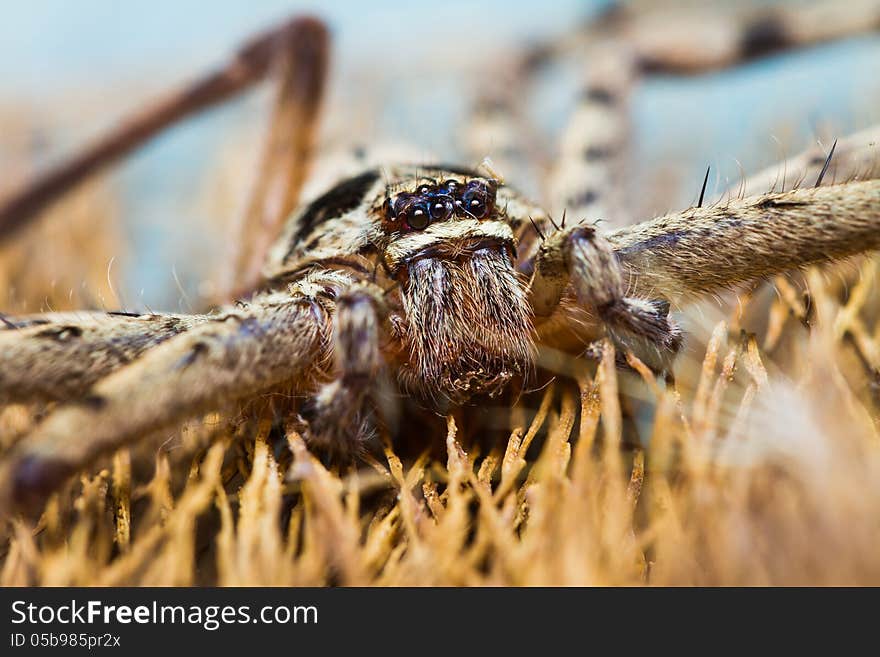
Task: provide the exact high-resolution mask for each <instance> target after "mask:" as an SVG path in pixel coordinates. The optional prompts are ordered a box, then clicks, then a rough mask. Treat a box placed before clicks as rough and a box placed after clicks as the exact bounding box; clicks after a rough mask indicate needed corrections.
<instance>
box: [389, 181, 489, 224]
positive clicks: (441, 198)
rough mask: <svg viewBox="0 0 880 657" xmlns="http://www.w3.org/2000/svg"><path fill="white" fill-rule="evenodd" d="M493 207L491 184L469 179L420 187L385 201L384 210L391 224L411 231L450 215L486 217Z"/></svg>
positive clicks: (474, 217) (447, 217) (443, 219)
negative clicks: (398, 224)
mask: <svg viewBox="0 0 880 657" xmlns="http://www.w3.org/2000/svg"><path fill="white" fill-rule="evenodd" d="M494 205H495V186H494V185H493V184H492V183H487V182H485V181H483V180H472V181H470V182H469V183H467V184H462V183H461V182H459V181H458V180H445V181H443V182H442V183H439V184H435V185H421V186H420V187H419V188H418V189H417V190H416V191H415V192H404V193H402V194H398V195H397V196H396V197H395V198H394V200H393V201H389V202H388V204H387V211H388V218H389V219H390V220H391V221H394V222H397V221H402V222H403V224H404V226H405V228H407V229H410V230H424V229H425V228H427V227H428V226H430V225H431V224H432V223H434V222H436V221H445V220H446V219H449V218H450V217H451V216H452V215H453V214H458V215H460V216H463V217H470V218H472V219H483V218H485V217H487V216H489V213H490V212H491V211H492V208H493V207H494Z"/></svg>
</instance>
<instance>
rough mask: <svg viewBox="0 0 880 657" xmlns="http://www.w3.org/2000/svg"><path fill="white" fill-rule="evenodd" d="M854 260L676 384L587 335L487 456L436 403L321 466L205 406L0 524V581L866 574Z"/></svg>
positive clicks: (457, 580)
mask: <svg viewBox="0 0 880 657" xmlns="http://www.w3.org/2000/svg"><path fill="white" fill-rule="evenodd" d="M876 267H877V262H876V260H864V261H863V262H862V263H861V264H860V267H859V271H858V272H857V275H853V271H852V270H853V267H852V266H849V267H846V268H843V269H842V270H841V271H842V272H843V273H842V274H841V276H844V275H846V276H848V277H849V278H850V279H852V280H855V281H858V282H856V283H855V284H854V285H852V286H847V285H844V284H843V283H844V282H845V281H844V279H843V278H842V277H831V276H827V275H822V274H820V273H819V272H817V271H812V272H809V273H808V275H807V277H806V278H807V280H808V287H809V294H810V297H809V298H810V300H811V304H812V308H813V311H812V313H811V315H810V324H811V329H810V330H809V331H808V330H807V329H806V328H805V327H804V325H803V324H802V323H801V322H799V321H798V315H799V314H803V313H804V311H805V310H806V308H805V307H804V304H803V302H802V298H801V297H800V296H799V295H798V294H796V293H795V287H794V285H795V283H792V282H791V281H789V280H787V279H786V280H782V279H781V280H779V281H777V289H778V290H779V294H777V295H772V294H769V295H768V293H767V289H768V288H763V289H762V290H758V291H757V292H756V293H754V294H752V295H749V297H748V298H747V297H746V296H743V297H741V298H740V302H741V304H740V305H734V306H733V307H734V308H736V309H737V312H736V313H735V315H734V316H733V317H731V318H730V319H729V320H728V321H726V322H725V321H722V322H719V323H718V324H717V325H715V326H714V329H713V330H712V332H711V334H710V336H709V338H708V345H707V347H706V349H705V355H704V358H703V359H702V361H701V362H699V360H697V361H694V360H693V359H692V358H689V357H688V356H687V355H686V356H685V359H684V361H683V362H682V364H681V366H680V367H679V370H678V372H677V375H678V380H677V383H676V385H675V387H671V386H670V387H667V386H665V385H663V384H662V383H660V382H658V381H655V380H654V378H653V377H652V375H651V374H650V373H649V372H648V371H647V370H646V369H645V368H643V367H642V366H641V365H640V363H639V362H638V361H636V360H634V359H631V364H632V365H633V366H634V367H635V369H636V370H641V376H634V375H632V374H621V373H619V372H618V371H616V370H615V368H614V366H613V354H612V353H611V352H610V350H607V351H606V352H605V354H604V358H603V360H602V362H601V363H599V364H598V367H597V368H596V369H595V372H593V371H591V369H590V368H589V367H587V366H586V365H585V366H584V368H583V369H582V370H580V371H579V372H580V373H579V374H578V375H577V376H578V378H579V381H578V382H574V381H573V380H571V379H568V378H565V377H560V378H558V379H557V380H556V382H555V383H553V384H551V385H550V386H549V387H547V388H546V389H544V390H543V391H540V392H539V393H536V394H535V395H531V396H527V397H526V398H524V399H523V400H521V401H520V402H519V404H518V405H517V406H515V407H514V408H513V409H512V412H511V418H513V419H514V420H516V419H521V420H522V419H525V418H528V422H525V423H524V424H523V425H522V428H516V429H514V430H513V431H512V433H511V434H510V437H509V440H508V441H507V442H506V444H499V445H498V446H497V447H496V448H494V449H492V450H491V451H489V452H488V453H485V454H480V453H478V449H477V448H476V446H473V445H469V446H467V447H465V446H463V443H462V440H461V436H462V435H463V432H461V431H460V429H459V427H457V426H456V422H455V421H454V420H453V419H452V418H447V437H446V455H445V459H434V458H431V457H429V456H427V455H424V456H422V457H421V458H418V459H416V460H414V462H407V463H402V462H401V460H400V459H399V458H398V457H397V456H396V455H395V452H394V450H393V449H392V448H390V447H387V448H386V459H385V462H383V463H379V462H377V463H375V464H373V467H368V468H366V469H363V470H361V471H359V472H358V473H357V474H350V475H347V476H343V477H340V476H338V475H336V474H334V473H332V472H329V471H328V470H326V469H325V468H324V467H323V466H322V465H321V464H320V463H319V462H318V461H317V460H316V459H315V458H314V457H313V456H312V455H311V454H310V453H309V452H308V451H307V449H306V447H305V444H304V443H303V441H302V439H301V437H300V436H298V435H297V434H296V433H293V432H290V433H288V434H287V435H286V436H282V435H278V434H277V432H275V433H273V432H271V431H270V430H271V428H272V427H271V422H270V421H268V420H266V419H261V418H260V417H259V415H257V416H256V417H255V418H252V419H248V420H241V419H240V420H239V421H237V422H228V421H223V420H221V419H219V418H218V417H211V418H205V419H204V421H202V422H195V423H192V424H191V425H190V426H188V427H187V428H186V429H184V430H183V431H182V432H181V433H180V435H176V436H174V437H169V441H168V443H167V444H166V445H165V447H164V448H161V449H159V450H158V451H155V445H156V441H155V440H154V441H152V442H151V443H150V445H149V446H142V447H140V448H138V449H137V450H135V451H134V453H133V454H129V452H128V451H123V452H120V453H118V454H116V455H115V456H114V457H113V459H112V461H110V462H108V463H107V467H106V469H104V470H102V471H100V472H99V473H97V474H94V473H92V474H84V475H83V476H82V478H81V480H80V481H79V482H75V483H74V484H73V485H71V486H69V487H68V489H67V490H66V491H65V492H63V493H62V494H61V495H59V496H56V497H55V498H54V499H53V500H52V501H51V502H50V504H49V506H48V507H47V509H46V512H45V514H44V515H43V517H42V519H41V520H40V522H39V524H37V525H36V527H33V526H30V525H28V524H25V523H24V522H22V521H16V522H13V523H11V524H10V525H9V526H8V527H6V529H5V530H4V531H5V532H6V533H7V534H8V536H7V537H4V539H3V542H4V548H3V551H4V555H3V566H2V571H0V584H2V585H18V584H40V585H61V584H71V585H89V584H106V585H120V584H138V585H158V584H170V585H192V584H220V585H245V584H250V585H254V584H266V585H326V584H345V585H392V586H393V585H539V584H602V585H630V584H633V585H637V584H645V583H647V584H653V585H668V584H672V585H688V584H722V585H739V584H843V583H852V584H877V583H880V553H878V551H877V549H876V545H877V541H878V539H880V441H878V430H877V429H878V427H877V420H878V399H877V394H876V393H877V365H878V354H880V351H878V348H880V331H878V330H877V329H871V330H869V329H868V328H867V327H868V326H872V327H873V326H875V318H876V312H877V309H878V307H880V295H878V290H877V289H876V286H875V283H876V279H877V276H876ZM768 296H769V297H770V299H769V301H768V298H767V297H768ZM704 312H705V311H704ZM755 323H757V324H763V325H764V327H765V329H764V330H762V331H761V332H760V335H758V336H756V335H755V334H749V333H746V332H744V331H741V330H740V328H739V326H740V325H749V324H755ZM696 331H697V334H699V327H697V329H696ZM696 341H697V342H699V340H696ZM702 348H703V347H702V345H697V344H692V345H691V349H690V353H691V354H693V353H694V352H696V351H701V350H702ZM866 365H868V367H866ZM768 370H769V371H770V372H772V373H769V374H768ZM621 392H622V393H624V394H623V395H621V394H619V393H621ZM536 398H537V399H536ZM537 400H539V401H540V403H539V405H538V407H537V408H536V409H529V408H528V406H529V404H534V403H535V402H536V401H537ZM646 413H648V417H653V419H652V420H649V421H648V423H647V426H649V427H650V429H649V431H650V436H643V438H642V440H643V442H644V443H645V444H647V445H649V447H648V448H647V449H644V450H643V449H641V448H638V447H636V448H634V447H632V446H629V447H628V446H627V445H626V444H625V443H626V441H628V440H630V441H631V439H632V435H633V431H634V429H633V422H632V421H631V419H632V418H633V417H635V418H636V419H637V420H639V421H637V422H635V425H639V426H645V422H644V417H645V416H646V415H645V414H646ZM467 417H468V415H467V413H465V414H463V415H462V416H461V418H463V419H460V421H462V422H466V421H467ZM3 422H4V426H6V427H9V426H10V425H11V424H14V423H18V424H19V425H20V426H25V425H27V424H28V423H29V422H30V417H29V414H28V412H27V410H26V409H21V408H7V409H6V410H5V412H4V414H3ZM462 428H463V427H462ZM502 442H503V441H502ZM169 446H173V448H170V447H169Z"/></svg>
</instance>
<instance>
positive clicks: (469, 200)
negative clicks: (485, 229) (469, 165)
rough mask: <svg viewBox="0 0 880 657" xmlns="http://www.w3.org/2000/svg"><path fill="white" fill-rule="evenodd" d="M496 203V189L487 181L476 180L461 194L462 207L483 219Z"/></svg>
mask: <svg viewBox="0 0 880 657" xmlns="http://www.w3.org/2000/svg"><path fill="white" fill-rule="evenodd" d="M494 203H495V190H494V189H491V188H490V187H488V186H487V185H486V183H484V182H481V181H478V180H475V181H474V182H472V183H470V184H469V185H468V186H467V188H466V189H465V191H464V193H463V194H462V195H461V205H460V207H461V208H462V209H463V210H464V211H465V212H467V213H468V214H469V215H471V216H473V217H476V218H477V219H482V218H484V217H486V216H487V215H488V214H489V211H490V210H491V208H492V206H493V205H494Z"/></svg>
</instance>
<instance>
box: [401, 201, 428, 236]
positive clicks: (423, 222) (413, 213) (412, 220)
mask: <svg viewBox="0 0 880 657" xmlns="http://www.w3.org/2000/svg"><path fill="white" fill-rule="evenodd" d="M406 223H407V224H409V227H410V228H414V229H415V230H422V229H424V228H427V227H428V224H430V223H431V218H430V217H429V216H428V213H427V212H426V211H425V208H424V207H423V206H421V205H413V206H410V208H409V209H408V210H407V212H406Z"/></svg>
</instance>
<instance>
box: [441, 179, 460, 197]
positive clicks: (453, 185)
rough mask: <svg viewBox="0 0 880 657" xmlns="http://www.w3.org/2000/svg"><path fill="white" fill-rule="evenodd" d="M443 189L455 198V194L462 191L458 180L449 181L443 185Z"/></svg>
mask: <svg viewBox="0 0 880 657" xmlns="http://www.w3.org/2000/svg"><path fill="white" fill-rule="evenodd" d="M443 187H444V189H445V190H446V193H447V194H451V195H453V196H455V194H456V193H457V192H459V191H460V190H461V183H460V182H458V181H457V180H447V181H446V182H444V183H443Z"/></svg>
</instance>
